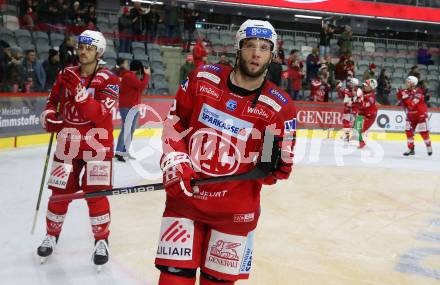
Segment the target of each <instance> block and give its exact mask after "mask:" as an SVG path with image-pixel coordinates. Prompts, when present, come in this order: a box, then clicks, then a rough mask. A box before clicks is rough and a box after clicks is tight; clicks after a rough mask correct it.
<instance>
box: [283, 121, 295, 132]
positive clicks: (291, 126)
mask: <svg viewBox="0 0 440 285" xmlns="http://www.w3.org/2000/svg"><path fill="white" fill-rule="evenodd" d="M284 131H285V132H286V133H292V132H294V131H296V119H292V120H288V121H284Z"/></svg>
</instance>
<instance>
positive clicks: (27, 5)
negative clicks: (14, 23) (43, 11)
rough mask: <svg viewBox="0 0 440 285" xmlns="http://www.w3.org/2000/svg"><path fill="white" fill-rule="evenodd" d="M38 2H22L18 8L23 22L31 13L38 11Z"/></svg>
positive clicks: (31, 0) (23, 0)
mask: <svg viewBox="0 0 440 285" xmlns="http://www.w3.org/2000/svg"><path fill="white" fill-rule="evenodd" d="M36 8H37V1H33V0H21V1H20V3H19V6H18V17H19V18H20V20H23V17H24V16H26V14H27V13H29V11H36Z"/></svg>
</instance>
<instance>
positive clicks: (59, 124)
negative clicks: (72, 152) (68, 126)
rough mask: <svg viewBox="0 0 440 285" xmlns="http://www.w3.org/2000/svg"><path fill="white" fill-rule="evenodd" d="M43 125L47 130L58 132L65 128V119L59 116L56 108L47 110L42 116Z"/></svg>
mask: <svg viewBox="0 0 440 285" xmlns="http://www.w3.org/2000/svg"><path fill="white" fill-rule="evenodd" d="M40 121H41V125H42V126H43V129H45V130H46V131H47V132H49V133H52V132H55V133H58V132H59V131H61V129H62V128H63V120H60V119H58V118H57V116H56V113H55V111H54V110H50V109H49V110H45V111H44V112H43V113H41V116H40Z"/></svg>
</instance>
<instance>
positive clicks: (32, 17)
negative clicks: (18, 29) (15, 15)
mask: <svg viewBox="0 0 440 285" xmlns="http://www.w3.org/2000/svg"><path fill="white" fill-rule="evenodd" d="M31 2H32V1H31ZM36 19H37V16H36V14H35V13H34V10H33V9H32V8H31V7H29V8H28V9H27V11H26V14H25V15H24V16H23V18H21V25H22V28H24V29H28V30H34V29H35V28H36V27H35V22H36Z"/></svg>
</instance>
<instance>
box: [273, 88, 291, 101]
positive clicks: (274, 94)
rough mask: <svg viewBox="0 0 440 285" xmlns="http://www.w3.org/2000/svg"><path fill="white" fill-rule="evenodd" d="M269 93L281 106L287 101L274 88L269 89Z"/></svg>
mask: <svg viewBox="0 0 440 285" xmlns="http://www.w3.org/2000/svg"><path fill="white" fill-rule="evenodd" d="M269 93H270V94H271V95H273V96H275V97H276V98H277V99H278V100H280V101H281V102H282V103H283V104H287V99H286V98H285V97H284V96H283V95H282V94H281V92H280V91H278V90H277V89H275V88H271V89H269Z"/></svg>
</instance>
